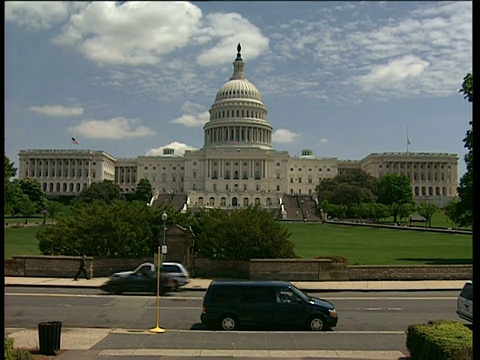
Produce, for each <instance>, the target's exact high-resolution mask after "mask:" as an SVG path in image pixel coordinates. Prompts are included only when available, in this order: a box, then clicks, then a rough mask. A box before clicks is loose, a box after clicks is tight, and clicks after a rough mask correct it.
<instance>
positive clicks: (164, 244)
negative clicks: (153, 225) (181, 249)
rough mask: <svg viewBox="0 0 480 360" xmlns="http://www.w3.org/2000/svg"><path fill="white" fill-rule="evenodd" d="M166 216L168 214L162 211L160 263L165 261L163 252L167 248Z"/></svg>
mask: <svg viewBox="0 0 480 360" xmlns="http://www.w3.org/2000/svg"><path fill="white" fill-rule="evenodd" d="M167 218H168V215H167V213H166V212H165V210H164V211H163V214H162V220H163V251H162V264H163V263H164V262H165V253H166V250H167Z"/></svg>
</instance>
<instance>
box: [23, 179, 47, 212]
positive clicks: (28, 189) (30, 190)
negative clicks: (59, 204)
mask: <svg viewBox="0 0 480 360" xmlns="http://www.w3.org/2000/svg"><path fill="white" fill-rule="evenodd" d="M18 183H19V185H20V188H21V189H22V192H23V193H24V194H25V195H27V196H28V198H29V199H30V200H31V201H32V202H34V203H35V204H36V211H37V212H41V211H42V210H44V208H45V203H46V201H47V197H46V195H45V193H44V192H43V190H42V185H40V183H39V182H38V180H37V179H34V178H23V179H21V180H19V181H18Z"/></svg>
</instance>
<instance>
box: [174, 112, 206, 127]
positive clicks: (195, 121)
mask: <svg viewBox="0 0 480 360" xmlns="http://www.w3.org/2000/svg"><path fill="white" fill-rule="evenodd" d="M209 120H210V113H209V112H208V111H205V112H202V113H200V114H198V115H182V116H180V117H179V118H176V119H174V120H172V121H170V122H171V123H172V124H181V125H185V126H188V127H199V126H203V125H204V124H205V123H206V122H208V121H209Z"/></svg>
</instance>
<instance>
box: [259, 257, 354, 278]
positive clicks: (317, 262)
mask: <svg viewBox="0 0 480 360" xmlns="http://www.w3.org/2000/svg"><path fill="white" fill-rule="evenodd" d="M250 278H251V279H256V280H260V279H265V280H287V281H330V280H348V271H347V265H346V264H339V263H335V264H334V263H332V260H330V259H252V260H250Z"/></svg>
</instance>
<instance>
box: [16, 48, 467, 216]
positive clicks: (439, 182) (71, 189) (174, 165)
mask: <svg viewBox="0 0 480 360" xmlns="http://www.w3.org/2000/svg"><path fill="white" fill-rule="evenodd" d="M237 50H238V52H237V57H236V59H235V61H234V62H233V75H232V77H230V79H229V80H228V81H227V82H226V83H225V84H223V85H222V86H221V87H220V89H219V90H218V92H217V95H216V97H215V101H214V102H213V105H212V106H211V108H210V120H209V121H208V122H207V123H206V124H205V125H204V127H203V130H204V145H203V147H202V148H201V149H199V150H186V151H185V153H184V154H183V155H178V154H175V151H174V149H171V148H164V150H163V155H160V156H138V157H137V158H131V159H123V158H116V157H114V156H113V155H111V154H108V153H107V152H105V151H102V150H74V149H70V150H67V149H65V150H52V149H45V150H21V151H20V153H19V172H18V176H19V179H22V178H27V177H30V178H35V179H37V180H38V181H39V182H40V184H41V186H42V189H43V190H44V191H45V193H46V194H47V196H49V197H54V196H60V195H63V196H65V195H67V196H75V195H78V194H79V193H80V192H81V191H82V190H83V189H86V188H88V187H89V186H90V184H91V183H92V182H101V181H103V180H111V181H113V182H114V183H116V184H117V185H118V186H119V187H120V188H121V190H122V192H123V193H132V192H135V190H136V186H137V184H138V182H139V180H140V179H142V178H145V179H148V180H149V181H150V183H151V185H152V189H153V194H152V196H153V197H152V204H153V203H155V202H157V203H158V202H163V203H164V204H167V203H169V202H170V204H172V201H173V200H175V203H176V204H177V205H176V206H177V207H178V208H181V209H183V210H186V209H188V208H199V207H200V208H202V207H216V208H231V207H239V206H240V207H245V206H249V205H252V204H260V205H261V206H262V207H265V208H272V209H279V212H280V211H281V212H282V213H283V216H284V218H285V217H286V215H285V214H286V213H287V212H288V211H289V210H292V209H296V210H295V212H296V214H297V215H298V211H299V210H298V209H300V210H301V211H303V209H302V207H301V206H300V202H302V203H303V201H305V202H316V201H317V200H318V199H317V193H316V186H317V185H318V184H319V183H320V182H321V181H322V180H323V179H327V178H333V177H335V176H336V175H338V174H341V173H344V172H345V171H347V170H349V169H361V170H363V171H365V172H366V173H368V174H370V175H373V176H375V177H377V178H381V177H382V176H383V175H385V174H390V173H394V174H398V175H406V176H408V178H409V179H410V180H411V183H412V192H413V195H414V198H415V200H416V201H417V202H421V201H429V202H431V203H434V204H436V205H438V206H440V207H443V206H444V205H445V204H447V203H448V201H450V200H451V199H452V198H454V197H456V195H457V187H458V155H457V154H448V153H423V152H408V151H407V152H384V153H371V154H369V155H367V156H366V157H365V158H363V159H361V160H354V161H353V160H339V159H337V158H334V157H328V158H327V157H319V156H316V155H315V154H314V152H313V150H310V149H304V150H302V154H301V156H293V157H292V156H290V154H289V153H288V152H287V151H277V150H275V149H274V148H273V147H272V133H273V126H272V124H270V123H269V121H268V119H267V114H268V110H267V108H266V107H265V104H264V103H263V101H262V95H261V94H260V92H259V91H258V89H257V87H256V86H255V85H254V84H252V83H251V82H250V81H248V79H247V78H246V75H245V62H244V61H243V60H242V57H241V52H240V50H241V49H240V46H239V47H238V49H237ZM292 200H293V202H292ZM295 202H296V203H295ZM295 204H297V205H298V207H297V206H296V205H295ZM292 211H293V210H292ZM292 216H293V215H292V214H290V216H289V217H290V218H291V217H292ZM300 216H302V217H304V218H305V216H306V214H305V213H303V214H300ZM308 216H310V214H308Z"/></svg>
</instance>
